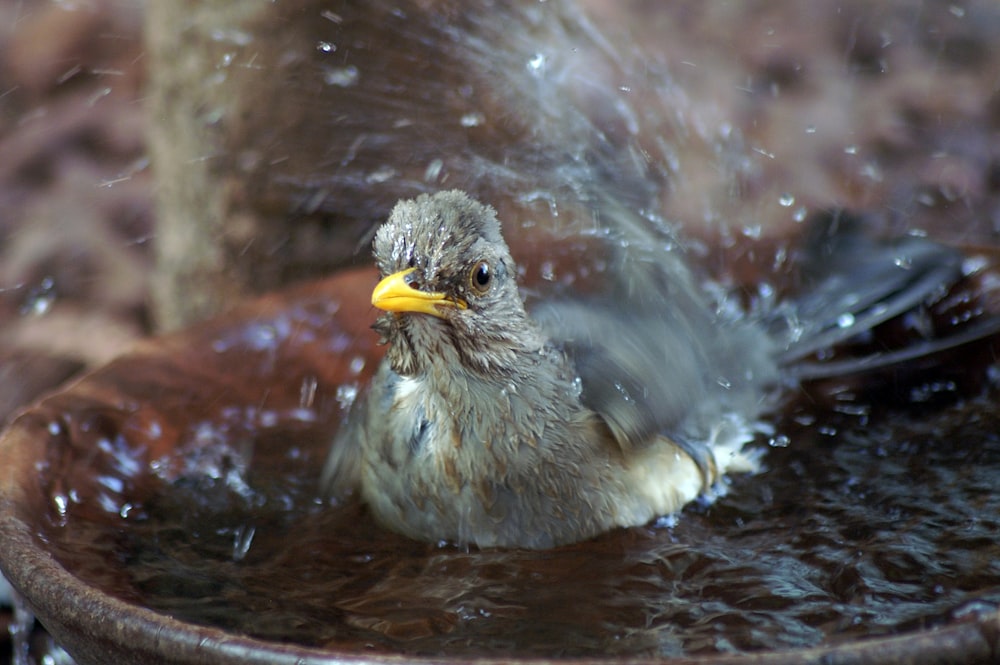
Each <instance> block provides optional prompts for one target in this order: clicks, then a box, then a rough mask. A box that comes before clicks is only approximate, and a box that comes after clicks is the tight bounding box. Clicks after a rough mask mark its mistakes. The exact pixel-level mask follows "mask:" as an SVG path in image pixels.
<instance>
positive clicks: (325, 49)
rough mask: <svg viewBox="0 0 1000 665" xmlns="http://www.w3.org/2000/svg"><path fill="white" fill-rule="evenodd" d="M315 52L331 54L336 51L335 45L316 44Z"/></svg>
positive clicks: (330, 43)
mask: <svg viewBox="0 0 1000 665" xmlns="http://www.w3.org/2000/svg"><path fill="white" fill-rule="evenodd" d="M316 50H317V51H322V52H323V53H333V52H334V51H336V50H337V45H336V44H334V43H332V42H323V41H321V42H318V43H317V44H316Z"/></svg>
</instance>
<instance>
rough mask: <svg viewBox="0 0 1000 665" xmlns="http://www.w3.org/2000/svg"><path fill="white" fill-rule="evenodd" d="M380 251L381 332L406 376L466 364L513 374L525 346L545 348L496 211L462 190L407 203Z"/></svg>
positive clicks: (381, 238)
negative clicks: (520, 289) (523, 297)
mask: <svg viewBox="0 0 1000 665" xmlns="http://www.w3.org/2000/svg"><path fill="white" fill-rule="evenodd" d="M374 253H375V261H376V263H377V265H378V268H379V271H380V273H381V275H382V280H381V281H380V282H379V283H378V285H377V286H376V287H375V289H374V291H373V293H372V304H373V305H374V306H375V307H378V308H379V309H382V310H384V311H385V312H386V313H385V314H383V315H382V316H381V317H379V319H378V321H377V322H376V324H375V326H374V328H375V329H376V330H377V331H378V332H379V333H380V334H381V335H382V337H383V340H384V341H386V342H388V343H389V344H390V349H389V352H388V358H389V361H390V363H391V364H392V367H393V369H394V370H395V371H396V372H398V373H399V374H402V375H413V374H416V373H419V372H422V371H425V370H427V369H428V366H429V365H430V364H436V365H438V366H441V364H447V363H456V362H457V363H459V364H460V365H461V368H462V369H463V370H465V371H467V372H472V373H476V374H479V375H484V374H485V375H497V376H504V375H507V374H510V373H511V372H512V371H514V362H515V358H514V356H515V355H516V353H517V351H518V350H521V349H526V348H528V349H530V348H536V349H537V348H538V347H539V346H540V342H539V340H538V333H537V331H536V329H535V327H534V326H533V325H532V323H531V322H530V320H529V319H528V317H527V315H526V314H525V310H524V304H523V302H522V300H521V297H520V295H519V293H518V290H517V284H516V280H515V276H516V267H515V265H514V261H513V259H512V258H511V256H510V251H509V249H508V248H507V244H506V243H505V242H504V239H503V236H502V235H501V233H500V223H499V222H498V221H497V217H496V212H495V211H494V210H493V208H491V207H489V206H486V205H483V204H481V203H478V202H477V201H474V200H473V199H471V198H469V197H468V196H467V195H466V194H464V193H462V192H459V191H447V192H440V193H438V194H434V195H427V194H424V195H421V196H419V197H417V198H416V199H414V200H409V201H400V202H399V203H397V204H396V206H395V208H393V211H392V213H391V214H390V216H389V219H388V220H387V221H386V222H385V223H384V224H383V225H382V226H381V227H380V228H379V229H378V231H377V233H376V234H375V242H374ZM455 369H457V368H455Z"/></svg>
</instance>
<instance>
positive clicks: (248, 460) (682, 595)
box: [43, 395, 1000, 657]
mask: <svg viewBox="0 0 1000 665" xmlns="http://www.w3.org/2000/svg"><path fill="white" fill-rule="evenodd" d="M994 397H995V396H993V395H986V396H983V397H980V398H976V399H972V400H970V401H967V402H962V401H959V402H957V403H956V402H953V403H952V404H950V405H946V406H944V407H940V408H938V409H937V410H936V411H930V412H928V411H926V410H925V411H924V413H923V414H922V415H921V416H920V417H919V418H914V417H910V416H907V415H906V414H905V413H901V412H899V411H889V412H884V410H876V411H878V412H877V413H874V414H872V413H871V412H872V410H871V409H854V410H851V409H847V411H849V412H851V411H853V412H854V413H840V414H838V413H833V414H831V413H830V412H829V411H822V412H819V413H817V412H816V409H815V408H814V407H811V406H809V405H808V401H807V400H804V401H803V403H802V404H798V405H795V404H793V405H790V406H789V408H788V410H787V413H786V414H785V417H784V418H783V420H782V421H781V423H780V425H779V428H778V431H779V434H778V435H777V436H781V437H787V441H788V444H787V445H785V446H783V447H770V448H769V450H768V452H767V453H766V455H765V457H764V466H765V469H764V471H763V472H762V473H760V474H758V475H756V476H741V477H734V478H733V479H732V480H731V484H730V486H729V488H728V493H727V494H726V495H725V496H723V497H722V498H720V499H718V500H716V501H715V502H714V503H712V504H709V505H694V506H690V507H689V508H688V509H687V510H685V511H684V512H683V514H682V515H681V516H680V517H679V519H676V520H665V521H663V522H662V523H661V525H654V526H650V527H646V528H634V529H628V530H620V531H617V532H614V533H611V534H607V535H605V536H603V537H600V538H598V539H596V540H594V541H591V542H586V543H581V544H578V545H574V546H569V547H564V548H560V549H557V550H553V551H548V552H526V551H478V550H475V549H471V550H469V549H464V548H459V547H455V546H452V545H448V544H439V545H427V544H423V543H416V542H412V541H409V540H407V539H405V538H402V537H399V536H396V535H394V534H391V533H387V532H385V531H384V530H382V529H380V528H379V527H378V526H376V525H374V524H373V523H372V522H371V520H370V519H369V518H368V515H367V513H366V511H365V509H364V508H363V507H362V506H360V505H358V504H356V503H348V504H346V505H342V506H334V505H329V504H327V503H326V502H324V501H322V500H320V499H319V498H318V497H316V496H315V492H314V488H315V482H316V474H317V472H318V468H319V466H320V465H321V460H322V458H323V454H324V452H323V451H324V447H325V445H326V444H325V442H326V440H327V439H326V436H325V435H324V434H323V432H322V427H321V426H319V425H315V424H310V422H307V421H304V420H301V419H300V420H297V421H295V423H294V424H293V425H290V426H289V425H287V424H286V425H285V426H283V427H278V428H259V429H257V430H256V431H253V428H245V429H242V430H239V431H238V432H237V431H236V428H234V427H220V428H219V430H218V431H225V432H227V436H229V437H230V438H229V439H228V440H227V438H226V437H213V436H202V438H201V440H200V443H199V446H198V447H197V448H195V447H192V446H189V445H181V446H179V447H177V448H176V450H175V452H173V453H170V454H169V455H168V457H167V458H163V459H160V460H159V462H158V463H157V464H155V465H151V466H146V467H144V468H141V469H137V467H136V466H135V465H132V464H117V465H110V464H109V466H108V468H110V467H113V468H114V469H117V470H118V472H119V473H121V474H122V476H123V477H122V481H123V482H121V483H118V484H117V485H116V484H114V483H107V482H104V483H103V484H101V485H100V489H99V491H100V492H101V493H102V494H101V497H102V498H101V500H97V501H91V502H86V501H85V502H83V503H72V502H71V503H70V504H69V506H68V507H66V506H64V512H63V513H59V512H58V511H57V510H56V509H55V508H53V515H52V516H51V520H50V523H51V525H52V526H51V527H50V528H48V529H47V530H46V532H45V533H44V534H43V536H44V538H46V539H47V540H48V541H49V542H50V543H51V548H52V551H53V554H54V556H56V557H57V558H58V559H59V560H60V561H62V562H63V564H64V565H65V566H66V567H67V569H69V570H73V571H75V574H77V575H78V576H79V577H80V578H81V579H83V580H85V581H87V582H90V583H92V584H95V585H97V586H99V587H101V588H103V589H106V590H108V591H109V592H111V593H113V594H114V595H116V596H118V597H120V598H123V599H125V600H128V601H131V602H135V603H139V604H142V605H146V606H148V607H151V608H153V609H155V610H158V611H160V612H163V613H165V614H170V615H172V616H175V617H177V618H180V619H183V620H186V621H189V622H192V623H196V624H201V625H211V626H217V627H221V628H224V629H227V630H231V631H238V632H242V633H246V634H249V635H253V636H256V637H259V638H263V639H266V640H274V641H279V642H294V643H298V644H303V645H313V646H327V647H337V648H346V649H351V650H358V651H364V652H372V651H381V652H402V653H406V654H447V655H452V656H463V657H472V656H480V655H494V656H499V655H538V656H587V655H606V654H621V655H653V654H658V655H676V654H707V653H720V652H732V651H756V650H762V649H781V648H787V647H801V646H809V645H816V644H820V643H828V642H840V641H847V640H854V639H857V638H860V637H864V636H870V635H884V634H891V633H898V632H904V631H911V630H917V629H924V628H928V627H931V626H936V625H941V624H944V623H947V622H948V621H950V620H952V619H954V618H956V617H957V616H960V615H963V614H967V613H969V612H978V611H984V610H986V609H988V608H995V607H997V606H998V605H1000V493H997V492H996V477H997V473H998V469H1000V440H998V435H997V434H996V432H998V431H1000V427H998V425H1000V422H998V421H1000V416H997V415H995V414H994V412H995V409H994V408H993V401H994ZM231 413H235V412H234V411H231ZM858 413H862V414H863V415H857V414H858ZM233 417H234V418H235V417H236V416H235V415H234V416H233ZM239 417H240V418H242V419H243V420H244V421H246V420H247V419H246V417H245V414H244V415H241V416H239ZM866 423H867V424H866ZM833 431H835V432H836V433H837V436H836V438H834V437H831V436H826V435H825V434H824V432H833ZM289 436H293V437H294V445H293V446H290V445H289ZM248 437H249V438H248ZM233 439H235V440H238V441H239V442H240V443H239V445H232V444H233ZM759 443H760V445H761V446H762V447H768V445H767V440H762V441H761V442H759ZM107 454H108V455H111V454H113V451H112V450H111V449H110V448H109V452H108V453H107ZM89 463H91V464H92V463H94V462H93V460H91V461H90V462H89ZM98 464H100V462H98ZM153 468H155V469H156V471H154V470H152V469H153ZM165 470H166V471H165ZM109 487H110V488H112V489H109ZM122 488H124V489H122ZM128 488H132V489H131V490H130V489H128ZM119 490H120V491H119ZM88 492H89V490H87V489H86V488H84V489H81V491H80V492H79V493H78V494H79V495H81V496H86V495H87V494H88ZM125 503H128V504H129V509H128V510H127V511H125V510H122V509H121V507H122V506H123V505H124V504H125Z"/></svg>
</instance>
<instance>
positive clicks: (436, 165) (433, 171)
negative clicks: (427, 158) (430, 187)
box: [424, 159, 444, 182]
mask: <svg viewBox="0 0 1000 665" xmlns="http://www.w3.org/2000/svg"><path fill="white" fill-rule="evenodd" d="M443 168H444V162H443V161H441V160H440V159H434V160H431V163H430V164H428V165H427V168H426V169H425V170H424V180H425V181H426V182H436V181H437V179H438V178H439V177H441V170H442V169H443Z"/></svg>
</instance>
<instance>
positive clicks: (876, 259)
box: [771, 213, 1000, 381]
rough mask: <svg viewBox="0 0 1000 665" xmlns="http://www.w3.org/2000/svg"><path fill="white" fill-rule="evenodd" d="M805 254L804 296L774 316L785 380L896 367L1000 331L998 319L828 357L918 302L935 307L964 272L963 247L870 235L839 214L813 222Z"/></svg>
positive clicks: (846, 216)
mask: <svg viewBox="0 0 1000 665" xmlns="http://www.w3.org/2000/svg"><path fill="white" fill-rule="evenodd" d="M815 224H816V226H815V228H814V229H813V232H812V233H811V234H810V238H809V240H808V241H807V243H806V251H805V252H804V258H803V261H804V266H803V273H804V274H805V276H806V280H805V287H804V289H803V295H802V296H800V297H798V298H795V299H792V300H791V301H789V302H788V303H786V304H785V305H783V306H782V307H779V308H777V309H776V310H775V311H774V313H773V318H772V321H771V325H772V329H774V328H780V327H782V326H784V327H785V328H786V330H787V332H786V334H785V339H786V342H785V344H784V349H783V351H781V352H780V353H779V355H778V361H779V363H780V364H781V365H782V367H783V368H784V373H785V375H786V376H787V377H790V378H792V379H795V380H799V381H803V380H815V379H824V378H834V377H839V376H847V375H852V374H860V373H865V372H870V371H874V370H877V369H883V368H886V367H891V366H894V365H898V364H901V363H905V362H910V361H913V360H916V359H919V358H923V357H927V356H930V355H933V354H936V353H940V352H942V351H946V350H949V349H954V348H957V347H960V346H964V345H966V344H970V343H972V342H976V341H979V340H982V339H985V338H988V337H990V336H992V335H995V334H997V333H998V332H1000V316H996V315H994V316H988V317H985V318H982V319H980V320H978V321H974V322H971V323H970V324H969V325H967V326H964V327H960V328H955V329H953V330H951V331H948V334H947V335H946V336H944V337H934V336H933V334H932V331H929V332H928V335H927V337H926V338H925V339H923V340H918V341H916V342H914V343H911V344H909V345H908V346H906V347H904V348H898V349H879V350H876V351H874V352H871V353H868V354H867V355H863V356H859V357H851V358H845V359H839V360H837V359H831V360H822V359H819V358H818V356H821V355H833V354H827V353H824V352H827V351H830V350H832V349H834V348H835V347H838V346H840V345H843V344H847V343H849V342H851V341H853V340H855V339H859V338H860V337H861V336H862V335H864V334H866V333H869V332H871V331H873V330H874V329H875V328H876V327H877V326H879V325H881V324H884V323H886V322H888V321H890V320H892V319H894V318H896V317H899V316H901V315H904V314H906V313H907V312H910V311H913V310H916V309H918V308H920V307H927V306H932V305H933V304H934V303H936V302H939V301H940V300H941V299H942V298H943V297H944V296H946V295H947V294H948V292H949V290H951V289H952V288H954V287H955V285H957V284H958V283H959V282H960V281H961V280H962V279H963V278H964V277H965V274H964V272H963V269H962V264H963V256H962V254H961V252H959V251H958V250H956V249H954V248H951V247H946V246H944V245H941V244H938V243H935V242H933V241H931V240H929V239H927V238H923V237H917V236H907V237H903V238H899V239H895V240H892V241H879V240H875V239H873V238H870V237H869V236H867V235H866V234H864V233H863V231H862V228H861V227H862V224H861V220H859V219H858V218H856V217H853V216H850V215H847V214H844V213H833V214H830V215H828V216H826V217H824V218H821V219H819V220H817V221H816V222H815Z"/></svg>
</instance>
